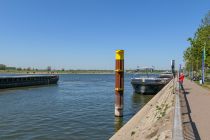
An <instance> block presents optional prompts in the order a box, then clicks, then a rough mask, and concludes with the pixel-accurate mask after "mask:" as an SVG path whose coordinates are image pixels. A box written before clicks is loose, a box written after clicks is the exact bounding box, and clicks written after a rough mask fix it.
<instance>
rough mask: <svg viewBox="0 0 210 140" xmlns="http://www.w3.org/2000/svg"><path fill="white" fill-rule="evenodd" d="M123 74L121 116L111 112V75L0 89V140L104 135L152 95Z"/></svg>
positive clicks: (85, 139)
mask: <svg viewBox="0 0 210 140" xmlns="http://www.w3.org/2000/svg"><path fill="white" fill-rule="evenodd" d="M131 77H132V75H125V93H124V117H123V118H121V119H116V118H115V117H114V98H115V94H114V78H115V77H114V75H111V74H110V75H109V74H104V75H102V74H100V75H97V74H94V75H91V74H90V75H89V74H84V75H82V74H80V75H76V74H69V75H60V80H59V83H58V85H52V86H41V87H27V88H16V89H10V90H0V140H58V139H59V140H89V139H91V140H106V139H108V138H110V137H111V136H112V135H113V134H114V133H115V132H116V131H117V130H118V129H119V128H120V127H121V126H122V125H123V124H125V123H126V122H127V121H128V120H129V119H130V118H131V117H132V116H133V115H134V114H135V113H136V112H138V111H139V109H140V108H141V107H142V106H143V105H144V104H145V103H147V102H148V101H149V100H150V99H151V98H152V96H145V95H144V96H142V95H137V94H133V89H132V86H131V84H130V79H131Z"/></svg>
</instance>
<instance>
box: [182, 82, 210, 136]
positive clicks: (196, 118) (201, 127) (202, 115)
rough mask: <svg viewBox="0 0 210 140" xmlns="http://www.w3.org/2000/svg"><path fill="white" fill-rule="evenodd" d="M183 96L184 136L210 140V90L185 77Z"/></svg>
mask: <svg viewBox="0 0 210 140" xmlns="http://www.w3.org/2000/svg"><path fill="white" fill-rule="evenodd" d="M184 88H185V93H184V94H180V96H181V108H182V120H183V131H184V132H183V133H184V138H185V139H187V140H193V139H195V140H200V139H201V140H210V90H207V89H205V88H202V87H201V86H199V85H197V84H196V83H194V82H192V81H190V80H188V79H185V81H184Z"/></svg>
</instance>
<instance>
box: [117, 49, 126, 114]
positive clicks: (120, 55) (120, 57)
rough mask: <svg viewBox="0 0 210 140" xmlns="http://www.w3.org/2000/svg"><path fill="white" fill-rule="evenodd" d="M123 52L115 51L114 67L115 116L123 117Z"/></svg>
mask: <svg viewBox="0 0 210 140" xmlns="http://www.w3.org/2000/svg"><path fill="white" fill-rule="evenodd" d="M123 93H124V50H116V65H115V116H116V117H122V116H123Z"/></svg>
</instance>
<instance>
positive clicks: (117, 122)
mask: <svg viewBox="0 0 210 140" xmlns="http://www.w3.org/2000/svg"><path fill="white" fill-rule="evenodd" d="M122 126H123V117H115V132H117V131H118V130H119V129H120V128H121V127H122Z"/></svg>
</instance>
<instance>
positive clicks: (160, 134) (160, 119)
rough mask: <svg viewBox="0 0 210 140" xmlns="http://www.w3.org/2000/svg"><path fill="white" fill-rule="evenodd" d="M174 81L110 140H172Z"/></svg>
mask: <svg viewBox="0 0 210 140" xmlns="http://www.w3.org/2000/svg"><path fill="white" fill-rule="evenodd" d="M174 88H175V87H174V81H173V80H172V81H171V82H170V83H169V84H168V85H166V86H165V87H164V88H163V89H162V90H161V91H160V92H159V93H158V94H156V95H155V96H154V97H153V98H152V99H151V100H150V101H149V102H148V103H147V104H146V105H145V106H144V107H143V108H142V109H141V110H140V111H139V112H138V113H137V114H136V115H135V116H134V117H133V118H132V119H131V120H130V121H128V123H126V124H125V125H124V126H123V127H122V128H121V129H120V130H119V131H118V132H117V133H116V134H115V135H114V136H113V137H111V138H110V140H118V139H120V140H137V139H142V140H156V139H164V140H171V139H172V130H173V116H174V103H175V94H173V89H174Z"/></svg>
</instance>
